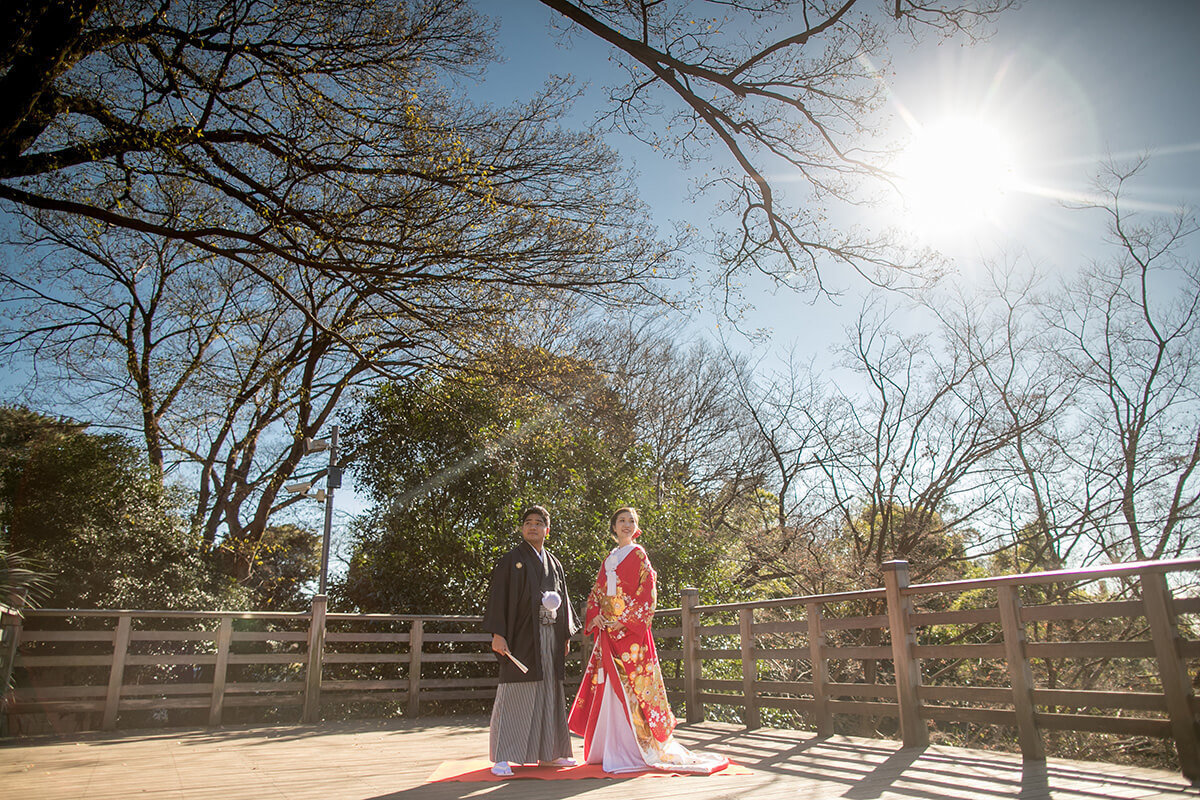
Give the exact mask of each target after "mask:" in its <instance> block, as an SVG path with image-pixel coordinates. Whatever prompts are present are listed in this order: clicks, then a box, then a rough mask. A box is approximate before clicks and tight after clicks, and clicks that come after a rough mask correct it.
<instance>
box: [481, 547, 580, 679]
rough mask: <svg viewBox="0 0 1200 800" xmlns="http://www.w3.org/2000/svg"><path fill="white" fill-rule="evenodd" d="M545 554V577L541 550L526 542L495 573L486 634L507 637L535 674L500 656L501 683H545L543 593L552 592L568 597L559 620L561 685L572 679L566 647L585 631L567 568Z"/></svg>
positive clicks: (557, 672)
mask: <svg viewBox="0 0 1200 800" xmlns="http://www.w3.org/2000/svg"><path fill="white" fill-rule="evenodd" d="M544 552H545V553H546V568H545V571H544V572H543V568H542V560H541V559H540V558H538V554H537V551H535V550H534V549H533V547H532V546H530V545H529V543H527V542H521V543H520V544H519V545H517V546H516V547H514V548H513V549H512V550H509V551H508V553H506V554H505V555H504V557H502V558H501V559H500V561H498V562H497V563H496V567H495V569H493V570H492V582H491V586H490V588H489V589H488V600H487V610H486V611H485V612H484V614H483V629H484V630H485V631H486V632H488V633H498V634H500V635H501V636H503V637H504V638H505V640H506V641H507V642H508V649H509V651H510V652H512V654H513V655H514V656H516V657H517V658H518V659H520V661H521V663H522V664H524V665H525V666H527V667H529V672H521V670H520V669H518V668H517V665H516V664H514V663H512V660H511V659H509V658H508V656H504V655H501V654H499V653H496V660H497V661H499V662H500V682H501V683H522V682H528V681H540V680H541V679H542V669H543V665H542V659H541V648H540V647H539V646H538V639H539V636H540V633H539V631H538V629H539V628H540V627H541V623H540V622H539V621H538V611H539V609H540V608H541V607H542V592H544V591H548V590H551V589H553V590H554V591H556V592H558V594H559V596H560V597H562V605H560V606H559V607H558V618H557V619H556V620H555V622H554V634H555V635H554V675H555V677H557V678H558V680H560V681H561V680H564V679H565V677H566V667H565V664H564V661H565V659H564V656H563V650H564V646H563V645H564V643H565V642H566V641H567V639H569V638H570V637H571V635H572V634H574V633H575V632H576V631H577V630H579V620H578V618H577V617H576V616H575V611H574V609H572V608H571V599H570V598H569V597H568V596H567V580H566V575H565V574H564V573H563V568H562V564H560V563H559V561H558V559H557V558H555V557H554V556H553V555H552V554H551V553H550V551H549V550H546V551H544Z"/></svg>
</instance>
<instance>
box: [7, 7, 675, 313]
mask: <svg viewBox="0 0 1200 800" xmlns="http://www.w3.org/2000/svg"><path fill="white" fill-rule="evenodd" d="M2 13H3V17H2V18H0V22H2V23H3V24H2V25H0V28H2V33H0V37H3V40H2V43H0V54H2V55H0V96H3V97H4V98H5V102H4V103H3V104H2V105H3V107H4V108H3V111H0V200H3V201H4V202H5V204H7V207H8V208H10V209H27V210H35V211H40V212H55V213H58V214H63V215H70V216H75V217H79V218H81V219H86V220H90V221H92V222H93V223H95V224H97V225H102V226H105V227H107V228H110V229H124V230H130V231H136V232H140V233H144V234H148V235H152V236H155V237H158V238H162V239H167V240H171V241H177V242H182V243H186V244H187V245H189V246H190V248H192V249H193V250H195V251H196V252H198V253H202V254H205V255H211V256H219V257H222V258H224V259H226V260H228V261H230V262H232V263H236V264H238V265H240V266H241V267H242V268H244V269H246V270H248V271H250V272H251V273H253V274H255V275H256V276H257V277H258V279H259V280H260V281H262V282H264V283H266V284H269V285H271V286H272V287H273V288H274V289H275V291H276V292H277V293H279V295H280V296H281V298H283V299H284V301H285V302H292V303H293V304H294V305H295V306H296V307H297V308H300V309H304V308H305V305H306V304H305V302H304V300H303V299H302V298H297V297H294V296H292V294H291V287H289V286H287V285H286V282H285V281H282V280H281V279H280V277H279V276H280V275H281V274H284V273H286V272H287V271H289V270H298V269H307V270H315V271H317V272H321V273H323V274H325V275H327V276H331V277H332V276H339V277H341V279H343V280H344V281H346V282H348V283H351V284H352V285H353V286H354V287H356V288H362V287H370V290H371V291H373V292H375V293H378V294H381V295H384V296H387V298H388V299H389V300H390V301H391V302H392V303H394V304H395V305H396V306H397V307H398V308H402V309H408V310H410V311H411V313H413V314H414V315H416V316H419V315H421V314H423V313H425V310H424V309H421V308H419V307H416V306H414V305H413V304H414V298H413V295H412V292H411V291H410V290H411V285H412V283H411V282H412V279H413V278H414V276H416V277H417V278H419V279H420V280H421V281H422V282H423V285H430V284H432V283H435V282H440V283H442V284H453V285H454V286H455V287H457V288H456V289H455V290H453V291H457V292H458V293H459V295H460V296H459V297H458V298H456V299H457V301H458V302H469V301H470V299H471V297H470V290H469V289H468V288H467V287H484V288H485V289H490V288H493V287H497V286H504V287H510V288H511V287H518V288H519V287H533V288H537V289H541V290H549V289H563V290H569V291H572V292H575V293H577V294H579V295H582V296H585V297H591V298H595V297H601V296H607V294H608V293H609V292H610V291H611V290H613V289H619V288H621V287H639V286H640V285H641V284H643V283H644V282H646V281H648V280H649V279H650V278H651V277H652V276H653V275H654V274H655V269H656V268H659V269H660V270H661V268H662V267H663V266H664V264H663V263H662V262H661V256H662V249H661V248H660V247H658V245H657V244H656V243H654V242H652V241H650V240H648V239H647V238H646V237H644V236H638V235H629V231H630V229H631V222H632V220H631V219H630V217H629V213H630V212H631V211H632V210H633V209H634V208H635V207H636V203H637V201H636V198H634V197H633V195H632V193H631V192H630V191H629V187H628V185H625V184H623V180H624V178H623V176H622V173H621V172H620V170H616V169H614V168H613V167H614V158H613V156H612V155H611V153H610V154H607V155H602V153H603V152H604V151H603V148H601V147H600V146H599V145H598V142H597V141H596V140H595V138H594V137H592V136H590V135H588V134H577V135H576V134H568V133H566V132H561V131H559V132H557V135H552V134H554V133H555V130H554V129H555V126H556V125H557V118H558V116H559V113H560V112H561V109H562V105H563V103H564V102H566V97H567V95H566V94H565V93H564V92H563V91H561V88H562V87H561V86H557V87H556V86H551V87H550V88H549V89H548V90H547V91H546V92H544V93H543V94H542V95H540V96H539V97H537V98H535V99H534V100H533V101H531V102H530V103H529V104H528V105H527V106H526V107H524V108H522V109H517V110H514V111H495V110H492V109H487V108H475V107H472V106H471V105H470V104H468V103H465V102H463V101H462V99H461V98H456V97H451V96H450V94H449V92H448V90H446V89H444V88H442V87H443V86H445V85H447V80H446V79H447V77H452V76H454V75H464V74H465V75H471V74H473V73H474V72H475V71H476V70H477V69H478V68H479V67H480V65H481V63H482V62H483V60H484V59H486V58H487V57H489V56H490V51H489V48H488V45H487V42H488V41H489V38H490V37H489V31H490V28H489V24H488V22H487V21H486V20H485V19H484V18H483V17H482V16H480V15H479V14H477V13H476V12H475V11H474V10H473V9H472V8H471V7H469V6H467V5H466V4H464V3H461V2H456V0H411V1H407V0H383V2H378V3H369V4H362V3H357V2H346V1H345V0H291V1H290V2H284V3H274V2H266V0H229V1H228V2H226V1H225V0H220V1H218V0H182V1H181V2H174V3H163V4H155V3H144V2H138V1H137V0H18V2H14V3H9V4H5V7H4V11H3V12H2ZM597 157H599V158H600V159H601V161H602V162H604V163H597V161H596V160H595V159H596V158H597ZM580 159H583V160H585V161H586V162H587V164H588V166H587V168H585V169H579V167H578V165H576V163H575V162H576V161H577V160H580ZM164 180H167V181H172V182H174V183H175V184H177V185H178V190H179V191H185V192H186V191H192V192H197V193H203V194H205V195H206V197H208V198H209V199H210V201H211V202H212V203H213V204H214V205H212V206H206V207H205V211H204V213H203V214H199V213H195V214H180V213H175V211H176V209H173V208H171V207H170V206H169V205H164V204H163V202H162V201H161V198H162V195H161V193H160V192H159V191H158V190H157V185H158V183H159V182H160V181H164ZM568 198H571V199H568ZM633 227H634V229H637V230H645V229H646V227H647V226H645V225H644V224H642V225H634V226H633ZM498 230H503V231H504V232H505V233H506V236H507V238H508V241H507V246H506V247H504V248H500V249H497V248H496V247H495V246H494V244H493V237H494V236H495V234H496V232H497V231H498ZM568 241H570V242H571V243H572V248H571V249H572V256H571V257H570V258H566V259H564V258H563V257H562V256H563V251H564V243H565V242H568ZM660 274H661V272H660ZM448 291H450V290H448ZM438 310H439V309H434V310H433V313H437V312H438ZM313 321H314V322H316V323H318V324H320V320H313Z"/></svg>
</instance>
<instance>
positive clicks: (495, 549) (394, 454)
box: [337, 362, 720, 614]
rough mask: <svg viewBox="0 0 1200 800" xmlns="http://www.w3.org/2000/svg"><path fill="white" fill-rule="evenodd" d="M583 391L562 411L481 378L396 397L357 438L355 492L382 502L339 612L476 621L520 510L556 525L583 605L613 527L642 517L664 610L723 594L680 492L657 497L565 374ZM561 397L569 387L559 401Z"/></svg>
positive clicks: (417, 387)
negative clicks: (627, 510) (704, 594)
mask: <svg viewBox="0 0 1200 800" xmlns="http://www.w3.org/2000/svg"><path fill="white" fill-rule="evenodd" d="M562 366H563V367H564V370H563V371H562V372H561V373H560V375H559V378H560V380H561V381H562V382H563V383H564V384H573V385H574V386H575V388H576V389H578V391H575V392H566V391H564V392H562V393H561V395H562V396H564V397H568V398H569V399H567V400H563V401H559V402H555V401H552V400H550V399H547V397H546V395H544V394H541V393H536V392H533V391H531V390H530V389H529V387H528V386H526V385H523V384H517V383H513V382H509V381H505V382H495V381H490V380H487V379H483V378H470V379H463V380H456V381H450V380H435V379H425V380H420V381H416V382H413V383H411V384H407V385H403V386H402V385H398V384H389V385H386V386H384V387H382V388H381V389H380V390H378V391H377V392H375V393H374V394H372V395H371V396H369V397H367V398H365V399H364V401H363V402H362V404H361V406H360V408H359V409H358V411H357V414H356V416H355V418H354V420H353V421H352V423H351V425H350V426H349V428H350V430H349V432H348V437H347V439H348V450H349V452H350V454H351V458H352V461H353V463H354V465H355V470H356V476H357V480H358V483H359V485H360V486H364V487H365V488H366V490H367V492H368V493H369V495H370V497H371V499H372V500H373V501H374V506H373V507H372V509H371V510H370V511H369V512H368V513H367V514H366V515H365V516H364V517H363V518H362V519H361V520H360V522H359V524H358V527H357V530H356V532H355V536H356V541H355V545H354V552H353V556H352V560H351V564H350V569H349V572H348V575H347V578H346V580H345V583H344V584H343V585H342V586H340V587H338V592H337V593H338V594H339V600H338V602H339V605H341V606H342V607H353V608H358V609H362V610H364V611H387V612H393V613H442V614H446V613H471V614H474V613H478V612H479V611H480V609H481V606H482V602H483V597H484V594H485V592H486V588H487V583H488V576H489V575H490V572H491V568H492V564H493V563H494V562H495V560H496V559H497V558H498V557H499V556H500V555H501V554H502V553H504V552H505V551H507V550H508V549H509V548H511V547H512V546H514V545H515V544H516V543H517V542H519V541H520V537H519V535H518V534H517V532H516V524H517V515H518V513H519V511H520V508H521V507H523V506H525V505H529V504H533V503H538V504H541V505H545V506H546V507H547V508H548V509H549V510H550V513H551V517H552V519H551V531H550V539H549V542H548V546H549V547H550V548H551V550H552V551H553V552H554V553H555V554H556V555H557V556H558V557H559V558H560V559H561V560H562V562H563V565H564V567H565V568H566V571H567V579H568V584H569V587H570V590H571V592H572V594H573V596H574V598H575V600H576V601H577V603H578V602H582V599H583V598H584V597H585V596H586V594H587V592H588V590H589V588H590V587H591V584H592V581H593V580H594V579H595V574H596V570H597V568H598V564H599V562H600V560H601V559H602V558H603V556H604V555H605V554H606V553H607V552H608V550H609V548H610V547H611V546H612V540H611V539H610V538H609V534H608V517H609V514H610V513H611V512H612V510H613V509H615V508H617V507H620V506H622V505H636V506H638V507H639V508H641V509H643V513H642V518H641V522H642V528H643V530H645V531H646V535H645V536H644V537H643V539H642V543H643V544H644V545H645V546H646V548H647V550H648V551H649V552H650V554H651V559H652V561H653V562H654V564H655V566H656V568H657V569H658V571H659V574H660V595H661V596H662V598H663V603H664V604H665V605H673V604H677V602H678V600H677V598H678V592H679V588H680V587H681V586H683V585H695V584H701V585H703V586H706V587H710V588H712V589H714V590H715V589H716V587H718V586H719V585H720V578H719V571H718V570H717V566H716V565H717V564H718V563H719V560H718V558H717V554H718V553H719V546H718V544H717V543H716V542H715V541H713V539H712V537H710V536H708V535H706V534H704V533H703V532H701V531H700V530H699V527H698V525H699V523H698V521H699V518H700V517H699V512H698V510H697V509H696V508H695V506H694V504H693V503H692V502H691V501H690V500H689V495H688V493H687V492H686V491H685V490H684V489H683V487H682V486H680V485H675V486H668V487H666V489H665V490H664V489H663V488H662V487H657V488H656V486H655V480H654V475H655V470H654V465H653V464H652V463H651V459H650V457H649V454H648V449H647V448H645V447H642V446H639V445H638V444H636V443H634V442H632V441H631V437H630V435H629V431H628V428H627V427H626V424H627V418H628V415H627V414H624V413H622V410H621V408H620V404H619V403H615V404H614V398H613V396H612V394H611V393H610V392H604V391H596V390H597V389H600V388H602V381H600V380H599V379H598V378H596V377H595V376H594V375H591V374H590V373H589V372H588V371H587V370H585V369H574V367H579V366H580V365H572V364H570V363H569V362H565V363H564V364H563V365H562ZM559 388H560V389H561V388H564V387H563V386H560V387H559Z"/></svg>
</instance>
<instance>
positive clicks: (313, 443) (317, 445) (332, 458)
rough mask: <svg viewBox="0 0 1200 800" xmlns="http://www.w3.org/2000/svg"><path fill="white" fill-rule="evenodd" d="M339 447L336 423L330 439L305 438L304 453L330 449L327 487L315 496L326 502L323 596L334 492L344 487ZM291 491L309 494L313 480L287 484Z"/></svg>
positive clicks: (322, 542)
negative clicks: (339, 464)
mask: <svg viewBox="0 0 1200 800" xmlns="http://www.w3.org/2000/svg"><path fill="white" fill-rule="evenodd" d="M337 449H338V426H337V425H334V426H333V429H332V431H331V433H330V436H329V438H328V439H310V438H308V437H305V439H304V454H305V455H308V454H309V453H318V452H320V451H322V450H328V451H329V467H328V469H327V470H326V471H325V488H324V489H317V493H316V494H315V495H314V497H315V498H316V499H317V502H321V503H324V504H325V532H324V534H323V535H322V536H321V582H320V588H319V589H318V590H317V594H318V595H319V596H321V597H324V596H325V593H326V592H325V588H326V586H327V585H328V580H329V541H330V539H331V538H332V535H333V492H334V490H335V489H340V488H342V468H341V467H339V466H338V464H337ZM284 488H285V489H287V490H288V491H289V492H294V493H295V494H300V495H304V496H305V497H307V496H308V490H309V489H311V488H312V481H307V482H305V483H293V484H291V485H290V486H285V487H284Z"/></svg>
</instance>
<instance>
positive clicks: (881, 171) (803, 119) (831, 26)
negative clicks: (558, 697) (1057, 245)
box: [542, 0, 1014, 291]
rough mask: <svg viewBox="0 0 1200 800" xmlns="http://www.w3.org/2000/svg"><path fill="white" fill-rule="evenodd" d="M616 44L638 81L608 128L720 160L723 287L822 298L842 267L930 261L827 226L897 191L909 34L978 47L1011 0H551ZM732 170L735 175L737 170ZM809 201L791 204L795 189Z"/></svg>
mask: <svg viewBox="0 0 1200 800" xmlns="http://www.w3.org/2000/svg"><path fill="white" fill-rule="evenodd" d="M542 3H543V4H544V5H546V6H548V7H549V8H551V9H553V10H554V11H555V12H556V13H557V14H559V15H561V16H562V17H563V18H564V19H565V20H568V21H569V23H568V31H586V32H587V33H588V34H590V35H592V36H596V37H598V38H600V39H601V40H603V41H604V42H606V43H607V44H609V45H610V46H611V47H612V48H613V49H614V51H615V52H616V54H617V59H616V62H617V64H618V65H619V66H620V67H621V68H622V69H623V70H624V71H625V72H626V73H627V75H628V79H627V80H626V81H625V82H623V83H622V84H621V85H619V86H614V87H611V89H610V97H609V99H610V106H609V109H608V115H607V119H608V120H609V121H610V122H611V124H612V125H613V126H614V127H615V128H616V129H618V130H622V131H624V132H626V133H628V134H630V135H632V136H634V137H637V138H638V139H640V140H642V141H644V142H646V143H647V144H649V145H651V146H653V147H655V148H659V149H662V150H665V151H669V152H671V153H673V154H674V155H675V156H677V157H678V158H679V159H681V160H682V161H683V162H684V163H685V164H687V163H691V162H695V161H709V160H711V161H713V162H714V163H715V164H716V168H715V170H713V171H712V172H711V175H712V177H709V178H706V183H705V184H704V188H717V187H723V188H725V189H726V190H727V191H728V199H727V203H726V205H725V206H724V207H723V210H724V211H726V212H729V213H730V214H731V215H732V218H733V220H736V221H735V222H734V224H733V226H732V227H733V230H731V231H728V232H718V234H717V237H716V246H717V251H718V253H719V254H720V256H721V257H722V260H723V262H724V264H725V265H726V266H725V270H724V274H723V276H722V277H723V279H724V286H725V288H726V290H727V291H732V290H733V284H734V283H735V281H734V276H736V275H738V274H740V273H742V272H744V271H761V272H763V273H765V274H767V275H770V276H771V277H773V278H774V279H775V280H777V281H779V282H780V283H782V284H785V285H788V286H792V287H796V288H805V289H809V288H812V287H819V286H821V285H822V274H823V272H822V270H823V269H824V268H827V267H828V266H830V265H833V266H836V267H837V268H849V269H852V270H856V271H858V272H860V273H862V274H864V275H866V276H868V277H869V278H870V279H871V280H872V281H875V282H882V283H887V282H892V281H895V280H896V279H897V278H898V277H899V276H900V275H902V274H905V273H906V272H909V271H913V270H914V269H916V268H919V267H924V268H928V267H930V266H931V262H930V261H929V260H928V259H925V260H922V259H918V258H916V257H915V254H909V253H904V252H902V251H901V250H900V249H899V248H897V247H895V246H894V244H893V243H892V242H891V241H889V239H888V237H887V236H886V235H883V234H870V233H862V232H852V231H841V230H838V228H837V226H836V225H835V224H834V223H833V222H832V221H831V218H830V216H829V215H828V211H829V206H830V205H831V204H834V203H837V202H848V203H858V202H862V200H863V199H864V196H863V195H862V194H860V193H859V191H860V190H861V188H862V187H861V186H860V185H859V184H860V183H861V180H862V179H863V178H871V179H883V180H887V179H888V173H887V169H886V164H887V160H888V159H887V154H886V153H885V152H884V150H885V147H884V145H883V144H882V143H881V141H882V140H881V138H880V137H879V135H878V134H879V132H880V131H879V128H878V127H877V126H878V125H879V124H880V122H881V119H880V117H879V115H878V114H877V112H878V111H879V108H880V106H881V104H882V102H883V100H884V99H885V97H886V91H885V80H884V78H883V76H884V75H886V74H887V70H888V55H887V49H888V46H889V44H891V43H893V42H894V40H895V38H896V37H897V36H908V37H917V38H919V37H920V36H922V35H926V34H930V33H932V34H934V35H950V34H957V33H963V34H967V35H978V34H980V33H981V32H983V31H984V30H985V28H986V26H987V24H988V23H989V22H990V21H991V20H992V19H993V18H994V17H995V16H996V15H998V14H1000V13H1001V12H1003V11H1005V10H1006V9H1008V8H1010V7H1011V6H1013V5H1014V3H1013V2H1010V0H982V2H979V1H976V0H965V1H960V0H932V1H929V2H927V1H925V0H887V1H886V2H878V0H691V1H689V0H676V1H675V2H671V1H670V0H667V1H664V0H628V2H607V1H606V0H542ZM725 165H728V168H727V169H726V168H725ZM797 182H799V183H800V184H801V185H802V186H804V187H805V189H806V190H811V191H803V193H802V194H801V195H799V196H798V197H794V198H785V197H784V192H783V187H784V186H787V185H795V184H796V183H797Z"/></svg>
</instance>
